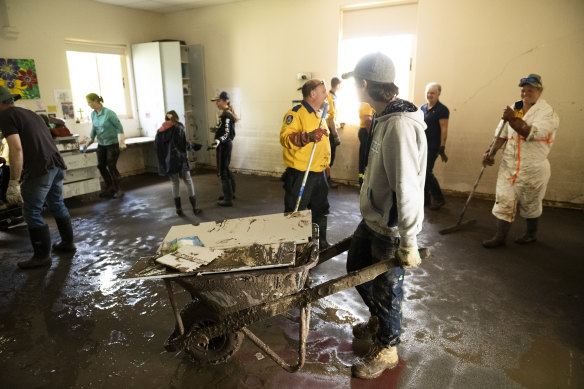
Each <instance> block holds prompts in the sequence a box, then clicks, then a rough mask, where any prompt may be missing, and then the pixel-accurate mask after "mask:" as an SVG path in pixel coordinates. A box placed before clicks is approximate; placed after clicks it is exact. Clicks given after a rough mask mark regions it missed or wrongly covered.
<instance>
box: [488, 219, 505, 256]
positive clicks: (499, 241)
mask: <svg viewBox="0 0 584 389" xmlns="http://www.w3.org/2000/svg"><path fill="white" fill-rule="evenodd" d="M510 228H511V223H509V222H507V221H505V220H501V219H497V232H495V236H493V237H492V238H491V239H488V240H484V241H483V246H484V247H485V248H488V249H491V248H493V247H499V246H504V245H505V242H506V241H507V234H508V233H509V229H510Z"/></svg>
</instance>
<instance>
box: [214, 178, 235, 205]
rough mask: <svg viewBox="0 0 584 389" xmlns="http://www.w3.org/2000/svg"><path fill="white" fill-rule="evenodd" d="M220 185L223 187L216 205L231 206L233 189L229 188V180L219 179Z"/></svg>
mask: <svg viewBox="0 0 584 389" xmlns="http://www.w3.org/2000/svg"><path fill="white" fill-rule="evenodd" d="M221 187H222V188H223V199H222V200H219V201H217V205H220V206H222V207H232V206H233V201H232V199H233V190H232V189H231V182H230V181H229V180H221Z"/></svg>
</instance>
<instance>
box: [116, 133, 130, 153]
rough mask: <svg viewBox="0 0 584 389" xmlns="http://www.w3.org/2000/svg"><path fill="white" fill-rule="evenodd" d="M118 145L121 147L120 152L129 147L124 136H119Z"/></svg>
mask: <svg viewBox="0 0 584 389" xmlns="http://www.w3.org/2000/svg"><path fill="white" fill-rule="evenodd" d="M118 144H119V147H120V151H124V150H125V149H126V148H127V147H128V146H126V138H125V137H124V134H118Z"/></svg>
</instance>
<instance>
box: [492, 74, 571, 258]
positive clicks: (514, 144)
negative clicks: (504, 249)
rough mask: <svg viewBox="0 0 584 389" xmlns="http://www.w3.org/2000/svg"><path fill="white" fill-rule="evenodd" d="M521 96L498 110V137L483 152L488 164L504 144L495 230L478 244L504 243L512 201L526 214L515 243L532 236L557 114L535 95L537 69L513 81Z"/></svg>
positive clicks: (538, 88) (539, 91)
mask: <svg viewBox="0 0 584 389" xmlns="http://www.w3.org/2000/svg"><path fill="white" fill-rule="evenodd" d="M519 87H521V101H518V102H517V103H515V106H514V108H511V107H507V108H505V111H504V113H503V118H502V119H503V120H505V122H506V123H505V124H504V127H503V130H502V131H501V134H500V135H499V137H498V138H497V137H496V138H495V139H494V140H493V142H494V145H493V152H492V153H491V155H489V151H488V150H487V152H486V153H485V155H484V156H483V165H484V166H492V165H493V164H494V155H495V153H496V152H497V150H498V149H499V148H501V147H502V146H503V145H504V144H505V143H507V144H506V145H505V148H504V150H503V157H502V160H501V165H500V166H499V174H498V176H497V190H496V200H495V205H494V206H493V215H495V217H496V218H497V232H496V233H495V236H494V237H493V238H491V239H488V240H485V241H483V246H484V247H486V248H493V247H498V246H503V245H505V243H506V239H507V233H508V232H509V229H510V227H511V223H512V222H513V220H514V219H515V214H516V211H517V206H519V213H520V215H521V217H523V218H525V219H526V222H527V232H526V233H525V234H524V235H523V236H521V237H519V238H517V239H515V243H519V244H527V243H533V242H535V241H536V233H537V226H538V220H539V217H540V216H541V213H542V200H543V197H544V195H545V191H546V187H547V183H548V181H549V179H550V163H549V161H548V160H547V155H548V154H549V152H550V150H551V148H552V145H553V143H554V139H555V136H556V131H557V130H558V126H559V124H560V119H559V117H558V115H557V114H556V112H555V111H554V109H553V108H552V107H551V106H550V105H549V104H548V103H547V102H546V101H545V100H544V99H542V98H541V94H542V92H543V85H542V83H541V77H540V76H539V75H538V74H530V75H529V76H527V77H525V78H522V79H521V80H520V81H519Z"/></svg>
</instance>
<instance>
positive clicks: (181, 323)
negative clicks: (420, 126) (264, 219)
mask: <svg viewBox="0 0 584 389" xmlns="http://www.w3.org/2000/svg"><path fill="white" fill-rule="evenodd" d="M297 214H302V215H303V219H302V221H299V222H298V224H304V231H306V224H308V231H309V232H310V236H308V237H307V239H306V241H305V242H301V243H297V244H291V242H289V241H288V242H281V243H279V245H278V248H277V249H274V250H265V249H263V248H262V247H258V246H261V245H258V244H252V245H250V246H246V247H239V248H237V249H235V251H233V249H227V250H226V252H229V254H230V255H227V256H228V257H229V256H230V259H229V260H230V261H232V260H233V257H234V256H239V257H247V258H250V257H253V258H255V259H257V258H258V257H260V258H261V259H262V261H263V263H262V264H261V266H259V267H260V268H257V267H258V266H254V267H248V268H245V269H243V270H242V269H241V268H240V269H238V271H229V272H224V271H217V270H216V269H214V270H213V269H211V268H209V267H205V266H203V267H200V268H198V269H197V270H195V271H184V269H182V270H183V272H177V271H173V270H169V269H168V267H167V266H163V265H160V263H156V262H155V258H156V256H153V257H145V258H141V259H140V260H139V261H138V262H137V263H136V264H135V265H134V266H133V267H132V268H131V269H130V270H129V271H128V272H127V273H126V274H125V275H124V278H126V279H148V278H150V279H151V278H159V279H163V280H164V283H165V285H166V289H167V292H168V296H169V299H170V303H171V306H172V309H173V312H174V318H175V321H176V325H175V328H174V331H173V332H172V333H171V334H170V336H169V337H168V339H167V340H166V342H165V345H164V346H165V348H166V349H167V350H168V351H178V350H182V351H184V352H186V353H188V354H190V355H191V356H192V357H193V359H194V360H195V362H196V363H199V364H219V363H223V362H225V361H227V360H228V359H229V358H230V357H232V356H233V355H234V354H235V353H236V352H237V350H238V349H239V347H240V346H241V344H242V342H243V339H244V337H247V338H248V339H249V340H251V341H252V342H253V343H254V344H255V345H256V346H257V347H258V348H259V349H260V350H262V351H263V352H264V353H265V354H266V355H268V356H269V357H270V358H271V359H273V360H274V361H275V362H276V363H277V364H278V365H280V366H281V367H282V368H283V369H285V370H286V371H288V372H296V371H298V370H300V369H301V368H302V366H303V365H304V362H305V356H306V338H307V336H308V330H309V322H310V310H311V303H313V302H315V301H316V300H318V299H321V298H323V297H326V296H329V295H332V294H334V293H337V292H339V291H342V290H345V289H348V288H351V287H354V286H357V285H360V284H362V283H364V282H367V281H370V280H373V279H374V278H375V277H377V276H378V275H380V274H382V273H384V272H386V271H387V270H389V269H390V268H392V267H393V266H395V264H394V263H393V262H392V261H390V260H387V261H383V262H380V263H377V264H374V265H372V266H369V267H366V268H363V269H361V270H359V271H356V272H352V273H349V274H347V275H345V276H342V277H338V278H335V279H331V280H329V281H327V282H324V283H321V284H319V285H315V286H311V277H310V276H309V271H310V269H312V268H313V267H315V266H317V265H318V264H320V263H323V262H325V261H326V260H328V259H330V258H333V257H335V256H337V255H339V254H341V253H343V252H345V251H347V250H348V249H349V247H350V243H351V237H348V238H345V239H343V240H341V241H340V242H338V243H336V244H334V245H332V246H331V247H329V248H328V249H326V250H323V251H321V252H319V251H318V247H319V246H318V226H317V225H316V224H311V223H310V211H302V212H296V213H293V214H280V215H282V217H285V218H291V217H294V215H297ZM274 216H275V215H274ZM244 219H246V218H243V219H240V220H244ZM203 224H209V223H203ZM203 224H201V226H202V225H203ZM244 224H245V223H244ZM219 228H220V227H219ZM211 232H213V231H211ZM167 237H168V236H167ZM165 240H166V239H165ZM163 246H164V244H163ZM272 247H273V246H272ZM230 250H231V251H230ZM427 254H428V253H427V250H424V249H423V250H421V255H422V256H423V257H426V256H427ZM267 257H269V258H268V259H270V258H271V259H272V261H271V263H272V264H274V263H275V264H276V266H271V265H267V264H266V263H267V262H270V261H269V260H266V258H267ZM274 258H276V260H274ZM158 259H160V257H158ZM231 265H232V264H231ZM161 266H162V267H161ZM232 267H233V266H232ZM176 285H178V286H180V287H182V288H183V289H184V290H185V291H187V292H188V293H189V294H190V296H191V298H192V300H191V301H190V302H188V303H187V304H186V305H185V306H184V307H182V309H180V310H179V308H178V306H177V299H176V294H175V286H176ZM292 309H300V323H299V331H298V332H299V342H298V361H297V363H295V364H293V365H292V364H288V363H287V362H286V361H284V360H283V359H282V358H280V356H278V355H277V354H276V353H275V352H274V351H273V350H272V349H271V348H270V347H269V346H267V345H266V344H265V343H264V342H263V341H262V340H260V339H259V338H258V337H257V336H256V335H255V334H254V333H253V332H252V331H250V330H249V329H248V328H247V326H249V325H251V324H253V323H256V322H259V321H262V320H264V319H268V318H271V317H273V316H276V315H279V314H284V313H286V312H287V311H289V310H292Z"/></svg>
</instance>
